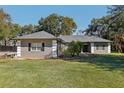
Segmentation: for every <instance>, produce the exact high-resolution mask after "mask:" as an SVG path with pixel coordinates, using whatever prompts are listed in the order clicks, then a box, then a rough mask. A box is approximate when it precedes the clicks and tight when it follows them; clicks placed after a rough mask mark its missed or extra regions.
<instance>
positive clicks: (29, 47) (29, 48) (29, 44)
mask: <svg viewBox="0 0 124 93" xmlns="http://www.w3.org/2000/svg"><path fill="white" fill-rule="evenodd" d="M28 51H31V43H28Z"/></svg>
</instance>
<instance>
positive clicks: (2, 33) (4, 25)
mask: <svg viewBox="0 0 124 93" xmlns="http://www.w3.org/2000/svg"><path fill="white" fill-rule="evenodd" d="M11 28H12V24H11V18H10V15H9V14H7V13H5V12H4V11H3V9H0V40H2V41H4V44H5V46H6V42H7V41H8V40H9V37H10V33H11Z"/></svg>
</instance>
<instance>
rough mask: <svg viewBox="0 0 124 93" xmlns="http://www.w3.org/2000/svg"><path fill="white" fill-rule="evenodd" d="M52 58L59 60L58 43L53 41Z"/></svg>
mask: <svg viewBox="0 0 124 93" xmlns="http://www.w3.org/2000/svg"><path fill="white" fill-rule="evenodd" d="M52 57H53V58H57V41H56V40H53V41H52Z"/></svg>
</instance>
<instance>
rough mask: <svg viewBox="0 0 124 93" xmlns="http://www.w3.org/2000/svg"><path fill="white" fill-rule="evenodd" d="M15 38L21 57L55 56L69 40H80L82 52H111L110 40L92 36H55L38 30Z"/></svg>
mask: <svg viewBox="0 0 124 93" xmlns="http://www.w3.org/2000/svg"><path fill="white" fill-rule="evenodd" d="M15 39H16V40H17V57H21V58H40V59H43V58H51V57H52V58H56V57H58V56H60V55H61V54H62V51H61V48H65V49H66V48H67V45H68V43H69V42H71V41H81V42H82V43H83V48H82V52H89V53H93V54H96V53H97V54H101V53H102V54H106V53H111V41H109V40H106V39H102V38H98V37H94V36H81V35H71V36H64V35H61V36H59V37H55V36H53V35H52V34H50V33H47V32H45V31H40V32H35V33H32V34H28V35H23V36H19V37H17V38H15Z"/></svg>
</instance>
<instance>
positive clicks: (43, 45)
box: [41, 43, 45, 51]
mask: <svg viewBox="0 0 124 93" xmlns="http://www.w3.org/2000/svg"><path fill="white" fill-rule="evenodd" d="M44 47H45V44H44V43H42V48H41V51H44Z"/></svg>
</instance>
